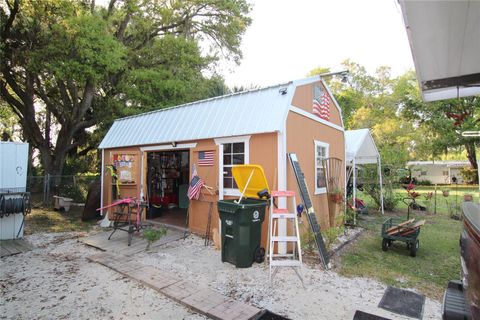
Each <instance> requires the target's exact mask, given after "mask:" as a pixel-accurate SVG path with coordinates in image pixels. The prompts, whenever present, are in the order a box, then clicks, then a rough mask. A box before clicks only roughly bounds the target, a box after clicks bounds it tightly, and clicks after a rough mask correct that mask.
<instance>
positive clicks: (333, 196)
mask: <svg viewBox="0 0 480 320" xmlns="http://www.w3.org/2000/svg"><path fill="white" fill-rule="evenodd" d="M328 196H329V198H330V201H332V202H333V203H337V204H339V203H342V202H343V192H342V190H341V189H340V188H335V189H333V191H332V192H331V193H330V194H329V195H328Z"/></svg>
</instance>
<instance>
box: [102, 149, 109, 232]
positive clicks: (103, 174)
mask: <svg viewBox="0 0 480 320" xmlns="http://www.w3.org/2000/svg"><path fill="white" fill-rule="evenodd" d="M104 176H105V149H102V165H101V168H100V186H101V189H100V208H103V203H104V202H103V195H104V193H103V185H104V182H105V179H104ZM100 214H103V209H102V210H101V211H100ZM100 227H102V228H107V227H110V220H108V211H107V212H106V213H105V216H104V217H103V220H102V221H100Z"/></svg>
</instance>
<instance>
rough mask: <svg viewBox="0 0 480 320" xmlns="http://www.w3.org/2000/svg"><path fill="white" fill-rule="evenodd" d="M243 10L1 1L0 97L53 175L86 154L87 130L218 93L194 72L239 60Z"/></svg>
mask: <svg viewBox="0 0 480 320" xmlns="http://www.w3.org/2000/svg"><path fill="white" fill-rule="evenodd" d="M249 10H250V7H249V6H248V5H247V4H246V2H245V1H244V0H230V1H227V0H224V1H208V0H204V1H199V0H184V1H169V2H166V1H149V0H123V1H120V0H111V1H110V2H109V3H108V6H107V7H105V8H104V7H98V6H96V5H95V1H93V0H92V1H87V0H84V1H74V0H44V1H34V0H25V1H20V0H0V18H1V19H0V40H1V41H0V97H1V98H2V99H3V100H4V101H5V102H6V103H7V105H8V107H9V108H10V109H11V110H12V112H13V113H14V114H15V115H16V116H17V117H18V120H19V123H20V125H21V127H22V130H23V135H24V137H25V139H27V140H28V141H29V142H30V144H31V145H33V146H34V147H35V148H37V149H38V150H39V151H40V155H41V163H42V166H43V169H44V171H45V172H46V173H50V174H54V175H58V174H61V173H62V171H63V167H64V164H65V160H66V158H67V157H68V156H69V155H70V156H76V155H78V154H82V153H84V154H86V153H88V152H89V151H90V150H91V149H94V148H95V143H96V142H98V139H99V135H98V134H95V130H93V133H92V128H93V129H97V130H106V128H108V126H109V124H110V123H111V121H112V119H113V118H114V117H116V116H119V115H127V114H134V113H138V112H142V111H146V110H151V109H152V108H158V107H164V106H168V105H172V104H177V103H181V102H186V101H190V100H194V99H197V98H201V97H205V96H209V95H213V94H218V93H219V92H221V90H223V89H224V85H223V82H222V80H221V79H220V78H219V77H218V76H215V73H214V72H211V73H213V76H212V77H210V78H206V77H204V76H203V74H202V72H204V71H206V70H207V69H209V68H213V64H214V62H215V61H217V60H218V59H219V58H220V57H224V58H226V59H231V60H233V61H235V62H238V61H239V59H240V58H241V52H240V48H239V45H240V40H241V36H242V35H243V33H244V32H245V30H246V28H247V26H248V25H249V24H250V19H249V18H248V16H247V14H248V12H249ZM200 41H203V42H202V43H203V44H205V45H206V46H207V49H208V48H209V49H210V50H209V51H208V52H209V55H203V54H202V53H201V52H202V50H200V46H199V42H200ZM191 88H196V89H198V90H192V89H191ZM89 128H90V130H87V129H89Z"/></svg>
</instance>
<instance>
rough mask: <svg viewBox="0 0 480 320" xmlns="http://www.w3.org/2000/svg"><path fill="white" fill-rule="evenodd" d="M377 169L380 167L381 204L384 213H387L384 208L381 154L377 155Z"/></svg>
mask: <svg viewBox="0 0 480 320" xmlns="http://www.w3.org/2000/svg"><path fill="white" fill-rule="evenodd" d="M377 169H378V182H379V184H380V206H381V209H382V214H385V212H384V209H383V181H382V160H381V159H380V155H378V156H377Z"/></svg>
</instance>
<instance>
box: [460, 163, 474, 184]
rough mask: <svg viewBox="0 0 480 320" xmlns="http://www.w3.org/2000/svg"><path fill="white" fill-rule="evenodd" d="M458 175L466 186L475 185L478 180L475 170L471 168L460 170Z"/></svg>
mask: <svg viewBox="0 0 480 320" xmlns="http://www.w3.org/2000/svg"><path fill="white" fill-rule="evenodd" d="M460 175H461V176H462V178H463V180H464V181H465V182H466V183H468V184H475V183H476V182H477V180H478V175H477V170H476V169H473V168H472V167H465V168H462V170H461V171H460Z"/></svg>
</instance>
